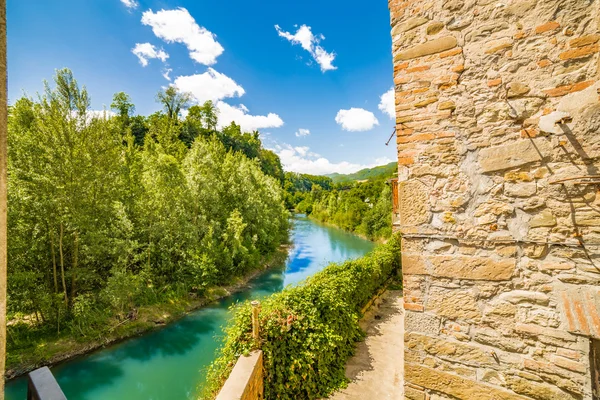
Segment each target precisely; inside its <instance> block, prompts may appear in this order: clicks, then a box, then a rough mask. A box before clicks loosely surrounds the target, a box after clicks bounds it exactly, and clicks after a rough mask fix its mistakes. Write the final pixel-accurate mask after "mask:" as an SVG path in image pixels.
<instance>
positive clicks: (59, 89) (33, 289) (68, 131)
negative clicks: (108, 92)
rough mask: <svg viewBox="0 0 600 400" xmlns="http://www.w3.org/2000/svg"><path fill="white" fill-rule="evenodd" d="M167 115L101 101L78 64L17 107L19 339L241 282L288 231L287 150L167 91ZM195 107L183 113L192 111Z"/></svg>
mask: <svg viewBox="0 0 600 400" xmlns="http://www.w3.org/2000/svg"><path fill="white" fill-rule="evenodd" d="M156 100H157V101H158V102H159V103H160V104H161V105H162V110H161V111H158V112H156V113H154V114H152V115H150V116H147V117H146V116H141V115H136V114H135V106H134V104H133V103H132V101H131V98H130V97H129V96H128V95H127V94H125V93H123V92H121V93H117V94H115V96H114V99H113V102H112V104H111V109H112V110H113V112H112V113H111V112H108V111H103V112H94V111H91V110H90V96H89V94H88V92H87V90H86V89H85V87H80V86H79V85H78V83H77V81H76V80H75V78H74V77H73V74H72V73H71V71H69V70H68V69H63V70H59V71H57V73H56V76H55V78H54V85H50V84H49V83H47V82H45V90H44V91H43V92H42V93H41V94H38V95H37V97H35V98H32V97H28V96H24V97H22V98H20V99H18V100H17V101H16V102H14V104H13V105H12V106H11V107H10V109H9V134H8V141H9V171H10V172H9V174H10V175H9V224H8V230H9V234H8V238H9V245H8V248H9V260H10V268H9V278H8V293H9V294H8V296H9V300H8V309H9V316H10V317H12V318H13V319H16V320H19V321H23V320H28V321H29V322H28V323H15V324H12V325H11V327H9V337H8V346H9V351H10V349H12V350H14V349H16V348H18V347H19V346H26V345H28V343H27V342H28V340H29V339H24V338H23V337H22V336H21V335H20V332H21V331H23V330H28V331H31V330H32V329H34V327H35V329H37V330H41V331H43V332H45V333H49V332H55V333H59V332H61V331H67V332H69V333H72V334H75V335H83V336H85V335H86V334H87V332H89V331H91V330H94V329H101V328H102V326H103V324H105V323H106V320H107V318H114V317H115V316H117V317H119V318H124V317H125V315H126V314H127V313H129V312H131V310H133V309H135V308H136V307H139V306H140V305H147V304H154V303H159V302H164V301H166V300H167V299H169V298H172V297H176V296H185V295H187V294H188V293H190V292H195V293H200V294H201V293H202V292H203V291H204V290H206V289H207V288H209V287H211V286H213V285H218V284H223V283H227V282H229V281H231V279H232V278H233V277H237V276H241V275H243V274H246V273H247V272H249V271H250V270H252V269H254V268H257V267H258V266H260V265H261V263H263V262H264V260H265V259H267V258H268V257H269V256H270V255H272V254H273V253H274V252H275V251H276V249H277V248H278V246H279V245H280V244H281V243H282V242H283V241H285V240H286V237H287V229H288V217H289V212H288V211H287V210H286V207H285V204H284V192H283V190H282V183H283V180H284V174H283V170H282V167H281V163H280V160H279V158H278V157H277V155H276V154H275V153H273V152H271V151H269V150H266V149H264V148H263V147H262V144H261V141H260V138H259V134H258V132H253V133H243V132H242V131H241V129H240V127H239V126H238V125H236V124H235V123H231V125H229V126H227V127H225V128H223V129H221V130H219V129H217V117H218V115H217V112H216V109H215V107H214V105H213V104H212V103H211V102H206V103H205V104H202V105H198V104H196V105H192V102H191V98H190V96H189V95H188V94H185V93H181V92H178V91H177V90H176V89H175V88H173V87H169V88H167V89H165V90H161V91H160V92H159V93H158V95H157V98H156ZM183 109H188V110H189V112H188V113H187V115H186V116H185V118H182V117H181V111H182V110H183Z"/></svg>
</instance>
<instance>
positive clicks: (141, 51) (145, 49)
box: [131, 43, 169, 67]
mask: <svg viewBox="0 0 600 400" xmlns="http://www.w3.org/2000/svg"><path fill="white" fill-rule="evenodd" d="M131 52H132V53H133V54H135V55H136V56H137V58H138V59H139V60H140V64H142V66H143V67H145V66H147V65H148V60H149V59H151V58H158V59H159V60H161V61H162V62H165V61H167V58H169V55H168V54H167V53H166V52H165V51H163V50H162V49H161V50H159V49H157V48H156V47H154V46H153V45H151V44H150V43H136V45H135V47H134V48H133V49H132V50H131Z"/></svg>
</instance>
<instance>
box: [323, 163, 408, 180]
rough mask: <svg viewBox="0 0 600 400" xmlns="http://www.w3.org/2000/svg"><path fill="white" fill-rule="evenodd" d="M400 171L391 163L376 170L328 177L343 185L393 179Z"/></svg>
mask: <svg viewBox="0 0 600 400" xmlns="http://www.w3.org/2000/svg"><path fill="white" fill-rule="evenodd" d="M397 171H398V164H397V163H396V162H391V163H389V164H387V165H381V166H379V167H374V168H365V169H361V170H360V171H358V172H355V173H353V174H346V175H344V174H337V173H335V174H329V175H326V176H327V177H329V178H331V179H332V180H333V183H343V182H351V181H365V180H373V179H377V178H393V177H394V176H395V175H396V173H397Z"/></svg>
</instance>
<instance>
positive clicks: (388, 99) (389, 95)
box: [379, 88, 396, 119]
mask: <svg viewBox="0 0 600 400" xmlns="http://www.w3.org/2000/svg"><path fill="white" fill-rule="evenodd" d="M395 103H396V98H395V93H394V88H391V89H390V90H388V91H387V92H385V93H384V94H382V95H381V101H380V102H379V109H380V110H381V112H383V113H384V114H387V115H388V116H389V117H390V118H392V119H394V118H395V117H396V107H395Z"/></svg>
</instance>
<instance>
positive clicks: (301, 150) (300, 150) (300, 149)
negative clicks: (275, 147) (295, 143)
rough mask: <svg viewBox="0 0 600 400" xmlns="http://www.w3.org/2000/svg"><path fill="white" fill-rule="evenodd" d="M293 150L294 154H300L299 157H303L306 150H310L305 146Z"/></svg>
mask: <svg viewBox="0 0 600 400" xmlns="http://www.w3.org/2000/svg"><path fill="white" fill-rule="evenodd" d="M294 150H296V152H297V153H298V154H300V155H301V156H305V155H306V153H308V150H310V148H309V147H307V146H303V147H294Z"/></svg>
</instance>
